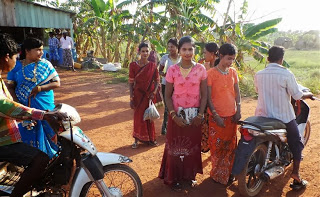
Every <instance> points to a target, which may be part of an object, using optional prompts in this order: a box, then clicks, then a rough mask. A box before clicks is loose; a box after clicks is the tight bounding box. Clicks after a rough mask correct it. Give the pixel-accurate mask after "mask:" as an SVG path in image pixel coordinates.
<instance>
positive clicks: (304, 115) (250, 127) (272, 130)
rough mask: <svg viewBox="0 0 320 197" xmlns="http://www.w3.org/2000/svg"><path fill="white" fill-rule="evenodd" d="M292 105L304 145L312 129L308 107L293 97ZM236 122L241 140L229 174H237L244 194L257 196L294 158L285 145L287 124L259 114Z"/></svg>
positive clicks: (239, 185)
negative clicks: (238, 125)
mask: <svg viewBox="0 0 320 197" xmlns="http://www.w3.org/2000/svg"><path fill="white" fill-rule="evenodd" d="M304 91H307V89H304ZM314 99H317V98H314ZM292 104H293V107H294V109H295V112H296V122H297V124H298V129H299V132H300V135H301V137H302V138H303V139H302V141H303V144H304V145H306V144H307V142H308V140H309V137H310V131H311V126H310V122H309V120H308V119H309V111H310V108H309V106H308V105H307V103H306V102H304V101H303V100H298V101H295V100H292ZM238 124H240V125H241V126H240V128H239V131H240V133H241V139H240V141H239V143H238V147H237V149H236V155H235V161H234V166H233V169H232V174H233V175H235V176H236V177H237V180H238V187H239V190H240V193H241V194H242V195H243V196H256V195H258V193H259V192H260V191H261V189H262V187H263V186H264V184H265V183H266V182H268V181H269V180H272V179H274V178H276V177H278V176H280V175H282V174H283V173H284V172H285V168H286V166H288V165H289V164H290V163H291V162H292V160H293V155H292V153H291V151H290V149H289V146H288V144H287V131H286V126H285V124H284V123H283V122H281V121H280V120H277V119H273V118H266V117H260V116H252V117H249V118H247V119H245V120H244V121H239V122H238Z"/></svg>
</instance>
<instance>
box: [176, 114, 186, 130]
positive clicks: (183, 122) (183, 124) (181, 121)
mask: <svg viewBox="0 0 320 197" xmlns="http://www.w3.org/2000/svg"><path fill="white" fill-rule="evenodd" d="M173 121H174V122H175V123H176V124H177V125H178V126H179V127H186V126H187V122H186V120H184V119H182V118H180V117H179V116H174V118H173Z"/></svg>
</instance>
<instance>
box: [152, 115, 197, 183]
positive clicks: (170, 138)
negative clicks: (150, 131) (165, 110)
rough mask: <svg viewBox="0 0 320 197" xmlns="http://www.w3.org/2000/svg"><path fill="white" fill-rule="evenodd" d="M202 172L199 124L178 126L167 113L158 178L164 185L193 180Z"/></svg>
mask: <svg viewBox="0 0 320 197" xmlns="http://www.w3.org/2000/svg"><path fill="white" fill-rule="evenodd" d="M197 173H201V174H202V160H201V126H197V127H196V126H187V127H184V128H182V127H179V126H178V125H177V124H176V123H175V122H174V121H173V120H172V117H171V116H170V115H169V119H168V125H167V134H166V143H165V148H164V153H163V157H162V163H161V168H160V172H159V176H158V177H159V178H161V179H163V180H164V183H165V184H166V185H172V184H175V183H178V182H179V183H181V182H182V181H190V180H195V177H196V175H197Z"/></svg>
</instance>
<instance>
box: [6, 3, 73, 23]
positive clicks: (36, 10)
mask: <svg viewBox="0 0 320 197" xmlns="http://www.w3.org/2000/svg"><path fill="white" fill-rule="evenodd" d="M73 14H74V13H72V12H68V11H64V10H59V9H54V8H49V7H47V6H43V5H40V4H37V3H31V2H26V1H23V0H14V1H12V0H1V3H0V26H9V27H34V28H67V29H71V28H72V19H71V17H72V15H73Z"/></svg>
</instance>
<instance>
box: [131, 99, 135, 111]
mask: <svg viewBox="0 0 320 197" xmlns="http://www.w3.org/2000/svg"><path fill="white" fill-rule="evenodd" d="M130 108H131V109H135V105H134V102H133V100H130Z"/></svg>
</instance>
